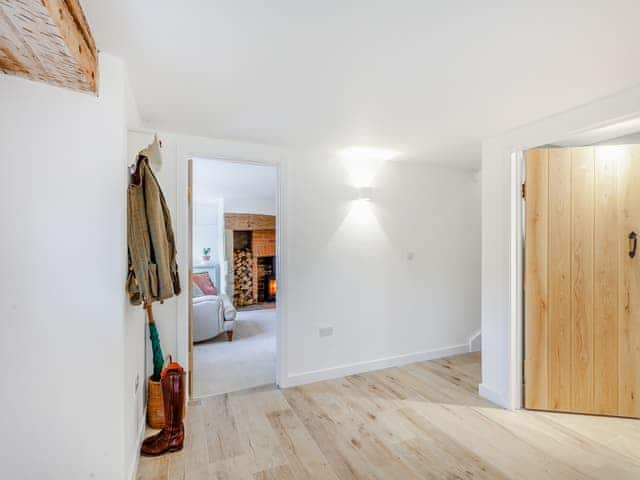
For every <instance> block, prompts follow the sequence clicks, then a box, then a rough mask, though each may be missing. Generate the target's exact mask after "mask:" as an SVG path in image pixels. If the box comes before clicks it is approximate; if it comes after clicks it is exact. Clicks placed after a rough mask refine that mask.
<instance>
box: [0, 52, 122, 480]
mask: <svg viewBox="0 0 640 480" xmlns="http://www.w3.org/2000/svg"><path fill="white" fill-rule="evenodd" d="M99 85H100V95H99V97H95V96H92V95H88V94H84V93H77V92H72V91H69V90H64V89H60V88H55V87H51V86H48V85H44V84H41V83H34V82H30V81H27V80H24V79H21V78H16V77H11V76H3V75H0V104H1V105H2V108H0V168H1V174H0V195H2V198H1V199H0V224H1V225H2V235H0V263H1V264H2V268H1V269H0V270H1V271H2V277H0V278H1V279H2V282H1V285H0V298H1V301H0V308H1V315H0V318H2V322H0V363H1V364H2V365H3V369H4V372H5V380H4V382H3V386H2V387H0V405H1V406H2V412H3V413H2V416H1V418H0V431H1V432H3V438H2V440H0V449H1V450H2V452H3V460H2V462H0V477H1V478H21V479H40V478H95V479H109V480H111V479H119V478H124V477H125V475H126V474H127V471H128V469H129V468H130V463H131V460H132V459H133V458H135V455H134V453H135V452H126V451H125V450H126V447H125V445H126V444H127V441H126V439H127V432H126V430H127V428H128V425H126V423H125V418H126V415H127V414H126V411H127V410H128V408H129V406H130V404H131V398H130V397H129V394H126V393H125V383H126V382H128V381H129V380H128V379H127V378H126V375H125V372H126V368H125V358H126V355H125V341H124V340H125V327H126V325H125V316H124V304H125V290H124V279H125V274H126V268H127V265H126V228H125V215H124V212H125V191H126V181H127V177H126V169H125V168H124V158H125V155H126V123H127V119H128V118H133V117H135V115H134V113H133V111H134V110H135V107H131V108H129V106H128V105H127V94H126V89H127V78H126V74H125V70H124V66H123V64H122V63H121V62H120V61H118V60H116V59H115V58H113V57H110V56H108V55H102V54H101V55H100V81H99ZM123 378H124V381H123ZM129 393H130V392H129Z"/></svg>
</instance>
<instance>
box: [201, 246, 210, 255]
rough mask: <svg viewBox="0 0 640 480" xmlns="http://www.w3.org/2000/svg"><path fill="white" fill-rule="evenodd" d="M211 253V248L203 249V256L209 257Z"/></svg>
mask: <svg viewBox="0 0 640 480" xmlns="http://www.w3.org/2000/svg"><path fill="white" fill-rule="evenodd" d="M210 251H211V247H205V248H203V249H202V254H203V255H204V256H207V255H209V252H210Z"/></svg>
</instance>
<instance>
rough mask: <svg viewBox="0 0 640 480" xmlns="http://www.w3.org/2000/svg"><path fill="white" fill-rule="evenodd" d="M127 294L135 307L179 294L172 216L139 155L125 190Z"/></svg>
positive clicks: (147, 162) (145, 161) (153, 178)
mask: <svg viewBox="0 0 640 480" xmlns="http://www.w3.org/2000/svg"><path fill="white" fill-rule="evenodd" d="M127 242H128V245H129V273H128V276H127V292H128V293H129V301H130V302H131V303H132V304H134V305H140V304H141V303H145V304H147V303H152V302H157V301H160V302H161V301H163V300H166V299H167V298H171V297H173V296H174V295H178V294H180V279H179V278H178V264H177V263H176V242H175V238H174V236H173V229H172V228H171V216H170V213H169V208H168V207H167V202H166V200H165V198H164V195H163V193H162V190H161V189H160V185H159V184H158V180H157V179H156V176H155V175H154V174H153V171H152V170H151V167H150V166H149V161H148V159H147V157H146V156H144V155H139V156H138V162H137V166H136V171H135V172H134V173H133V175H132V176H131V182H130V184H129V188H128V189H127Z"/></svg>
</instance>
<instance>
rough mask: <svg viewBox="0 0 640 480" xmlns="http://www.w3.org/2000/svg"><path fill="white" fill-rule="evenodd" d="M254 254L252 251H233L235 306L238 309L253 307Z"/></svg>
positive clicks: (247, 249) (246, 249) (254, 300)
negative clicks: (247, 306) (246, 306)
mask: <svg viewBox="0 0 640 480" xmlns="http://www.w3.org/2000/svg"><path fill="white" fill-rule="evenodd" d="M252 267H253V254H252V253H251V249H249V248H245V249H242V250H234V251H233V272H234V275H233V304H234V305H235V306H236V307H242V306H244V305H253V304H254V303H256V299H255V298H254V296H253V268H252Z"/></svg>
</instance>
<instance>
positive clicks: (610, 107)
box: [480, 87, 640, 408]
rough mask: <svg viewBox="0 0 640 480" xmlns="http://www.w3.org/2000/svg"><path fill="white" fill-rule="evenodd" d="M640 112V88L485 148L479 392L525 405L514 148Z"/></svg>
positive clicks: (507, 404) (522, 130) (549, 141)
mask: <svg viewBox="0 0 640 480" xmlns="http://www.w3.org/2000/svg"><path fill="white" fill-rule="evenodd" d="M639 117H640V87H636V88H634V89H631V90H627V91H624V92H622V93H619V94H617V95H613V96H610V97H606V98H604V99H601V100H598V101H594V102H592V103H589V104H587V105H584V106H581V107H578V108H575V109H572V110H569V111H566V112H563V113H561V114H558V115H554V116H551V117H548V118H545V119H542V120H539V121H536V122H533V123H531V124H529V125H527V126H525V127H521V128H518V129H515V130H512V131H510V132H507V133H505V134H503V135H500V136H497V137H494V138H490V139H486V140H485V141H484V142H483V147H482V384H481V386H480V394H481V395H483V396H484V397H486V398H488V399H489V400H491V401H493V402H495V403H497V404H499V405H502V406H504V407H507V408H520V406H521V392H522V389H521V385H522V376H521V372H522V358H521V355H522V349H521V346H522V330H521V321H522V318H521V316H522V315H521V312H522V305H521V303H520V302H521V291H522V288H521V283H520V282H521V275H520V272H519V268H521V264H520V262H519V261H518V260H519V259H520V258H521V255H520V252H521V250H520V247H521V246H520V245H519V243H518V242H519V240H518V239H519V237H518V236H517V235H516V234H515V232H516V229H517V228H518V227H517V225H518V223H517V222H518V216H517V212H519V211H520V208H519V207H520V197H519V189H520V187H519V183H520V181H521V179H520V175H519V171H518V169H517V168H516V165H515V162H513V161H512V160H511V152H514V151H516V150H524V149H528V148H533V147H536V146H539V145H546V144H554V143H558V142H561V141H563V140H565V139H568V138H572V137H574V136H578V135H583V134H584V133H585V132H588V131H591V130H593V129H603V131H606V130H607V129H611V130H610V131H616V129H615V128H612V127H611V126H612V125H615V124H617V123H624V122H630V121H632V120H634V119H637V118H639Z"/></svg>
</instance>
